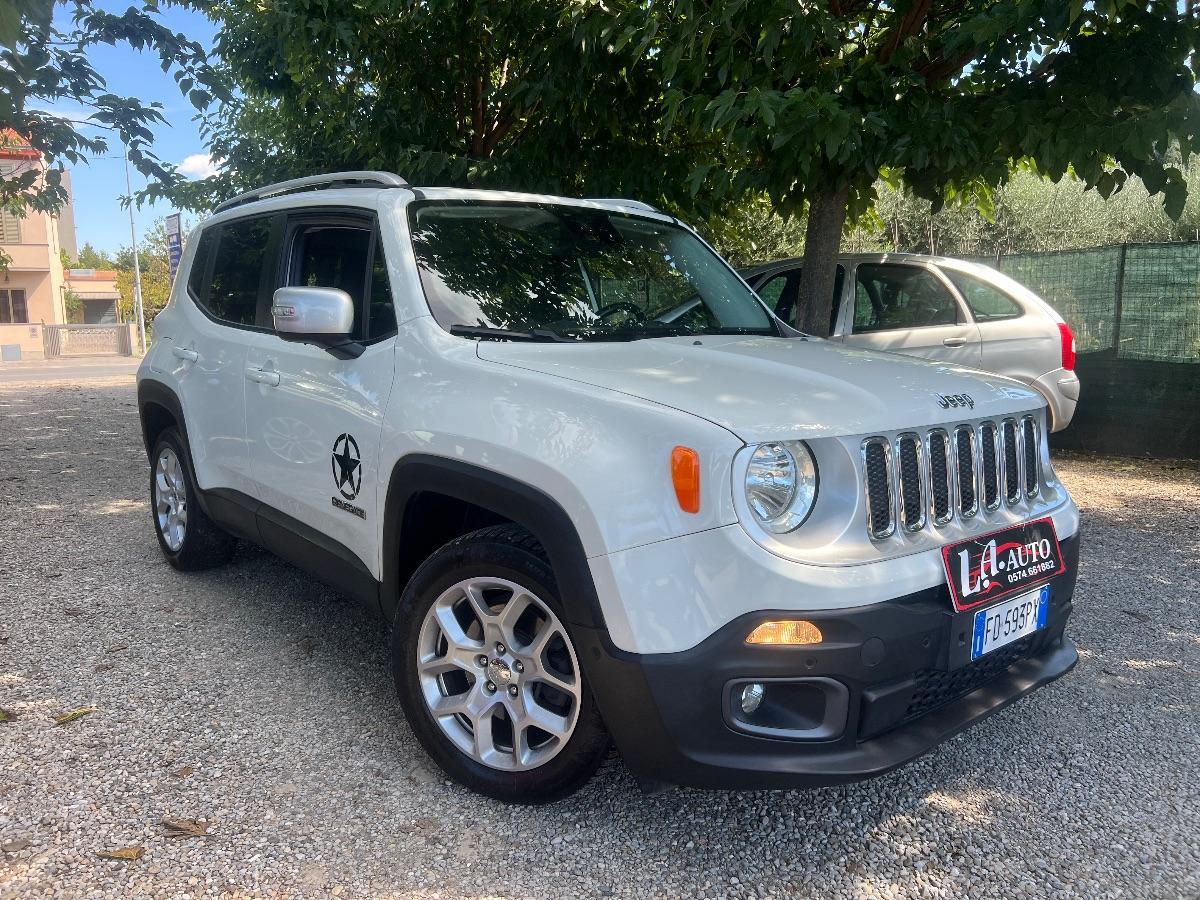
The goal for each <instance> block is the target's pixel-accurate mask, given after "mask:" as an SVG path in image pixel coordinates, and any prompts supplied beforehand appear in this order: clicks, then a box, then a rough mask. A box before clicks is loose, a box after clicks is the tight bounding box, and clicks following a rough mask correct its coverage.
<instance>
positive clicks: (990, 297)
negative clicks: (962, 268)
mask: <svg viewBox="0 0 1200 900" xmlns="http://www.w3.org/2000/svg"><path fill="white" fill-rule="evenodd" d="M943 271H944V272H945V273H946V277H948V278H949V279H950V280H951V281H952V282H954V286H955V287H956V288H958V290H959V293H961V294H962V295H963V299H964V300H966V301H967V306H969V307H970V308H971V314H972V315H974V316H975V321H977V322H994V321H996V320H997V319H1015V318H1016V317H1017V316H1019V315H1021V307H1020V304H1018V303H1017V301H1015V300H1014V299H1013V298H1012V297H1010V296H1008V294H1006V293H1004V292H1003V291H1002V290H1000V289H999V288H996V287H992V285H990V284H988V283H987V282H985V281H981V280H979V279H978V278H975V277H974V276H973V275H967V274H965V273H963V272H955V271H954V270H953V269H943Z"/></svg>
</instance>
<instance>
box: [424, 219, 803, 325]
mask: <svg viewBox="0 0 1200 900" xmlns="http://www.w3.org/2000/svg"><path fill="white" fill-rule="evenodd" d="M409 223H410V226H411V230H412V243H413V250H414V252H415V254H416V260H417V266H418V269H419V270H420V273H421V284H422V286H423V287H424V290H425V296H426V298H427V300H428V301H429V307H430V310H431V311H432V312H433V315H434V318H435V319H436V320H437V322H438V324H440V325H441V326H442V327H443V328H445V329H447V330H448V331H451V332H455V333H459V334H463V335H466V336H475V337H489V336H498V337H501V338H503V337H504V335H502V334H499V333H498V332H500V331H506V332H509V333H510V334H511V336H513V337H514V338H520V337H522V336H524V337H526V338H529V337H533V338H535V339H568V340H637V339H641V338H650V337H667V336H673V335H690V334H778V333H779V332H778V330H777V325H776V324H775V321H774V320H773V318H772V317H771V315H770V314H769V313H768V312H767V311H766V309H765V308H764V307H763V305H762V304H761V303H760V302H759V300H758V299H757V298H756V297H755V296H754V294H753V293H752V292H751V291H750V290H749V289H748V288H747V287H746V286H745V285H744V284H743V283H742V282H741V280H740V279H739V278H738V277H737V276H736V275H735V274H734V273H733V271H732V270H731V269H730V268H729V267H728V266H727V265H726V264H725V263H724V262H723V261H722V260H721V259H720V258H719V257H717V255H716V254H715V253H713V252H712V251H711V250H710V249H709V248H708V247H707V246H706V245H705V244H704V243H703V242H702V241H700V240H699V239H697V238H696V236H695V235H693V234H692V233H691V232H689V231H688V230H687V229H685V228H681V227H679V226H678V225H675V224H672V223H671V222H667V221H662V220H657V219H651V218H648V217H641V216H635V215H627V214H624V213H619V212H612V211H607V210H601V209H592V208H585V207H576V206H566V205H556V204H543V203H519V202H518V203H513V202H499V203H498V202H478V201H432V200H430V201H422V202H418V203H414V204H412V206H411V207H410V210H409ZM489 331H495V332H497V334H489V333H488V332H489Z"/></svg>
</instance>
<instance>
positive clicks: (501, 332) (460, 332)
mask: <svg viewBox="0 0 1200 900" xmlns="http://www.w3.org/2000/svg"><path fill="white" fill-rule="evenodd" d="M450 333H451V334H453V335H456V336H457V337H473V338H480V339H482V340H488V341H532V342H534V343H550V344H557V343H568V344H573V343H575V341H573V340H572V339H571V338H568V337H563V336H562V335H561V334H559V333H558V332H555V331H551V330H550V329H549V328H531V329H529V330H528V331H515V330H512V329H509V328H489V327H487V326H486V325H461V324H458V325H451V326H450Z"/></svg>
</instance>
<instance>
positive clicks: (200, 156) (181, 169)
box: [175, 153, 220, 178]
mask: <svg viewBox="0 0 1200 900" xmlns="http://www.w3.org/2000/svg"><path fill="white" fill-rule="evenodd" d="M219 170H220V166H218V165H217V164H216V163H215V162H213V158H212V157H211V156H209V155H208V154H207V153H193V154H191V155H190V156H188V157H187V158H185V159H184V161H183V162H181V163H180V164H179V165H177V166H176V167H175V171H176V172H178V173H179V174H180V175H187V176H189V177H192V178H209V177H211V176H213V175H216V174H217V172H218V171H219Z"/></svg>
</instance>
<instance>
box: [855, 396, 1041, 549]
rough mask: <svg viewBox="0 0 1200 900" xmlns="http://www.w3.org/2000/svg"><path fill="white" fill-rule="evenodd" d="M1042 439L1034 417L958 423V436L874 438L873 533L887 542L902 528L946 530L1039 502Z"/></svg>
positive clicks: (869, 448) (868, 455) (868, 478)
mask: <svg viewBox="0 0 1200 900" xmlns="http://www.w3.org/2000/svg"><path fill="white" fill-rule="evenodd" d="M1041 439H1042V438H1041V429H1040V427H1039V426H1038V423H1037V420H1036V419H1035V418H1034V417H1033V416H1031V415H1026V416H1022V417H1021V418H1020V419H1019V420H1018V419H1005V420H1003V421H1002V422H1001V423H999V424H997V423H996V422H992V421H985V422H980V423H978V424H965V425H958V426H956V427H955V428H954V429H953V431H951V432H947V431H946V430H945V429H943V428H933V429H930V430H929V431H928V432H925V433H923V434H918V433H917V432H913V431H906V432H902V433H901V434H899V435H896V437H895V438H894V439H891V440H889V439H888V438H887V437H883V436H881V435H877V436H874V437H869V438H867V439H866V440H865V441H863V442H862V465H863V476H864V481H865V485H866V505H867V531H868V533H869V534H870V536H871V538H872V539H873V540H876V541H881V540H884V539H886V538H890V537H892V535H894V534H895V533H896V532H897V530H901V531H904V532H918V531H921V530H923V529H925V528H926V527H928V526H929V525H932V526H934V527H936V528H940V527H942V526H944V525H946V524H947V523H949V522H950V521H952V520H953V519H955V518H959V519H963V520H966V519H971V518H973V517H975V516H976V515H980V514H982V515H984V516H986V515H987V514H988V513H990V512H994V511H995V510H997V509H999V508H1000V507H1001V506H1002V505H1004V504H1007V505H1008V506H1014V505H1016V504H1018V503H1021V502H1022V501H1024V500H1026V499H1029V498H1033V497H1036V496H1037V495H1038V494H1039V493H1040V490H1041V484H1042V472H1041V464H1040V460H1041Z"/></svg>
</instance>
